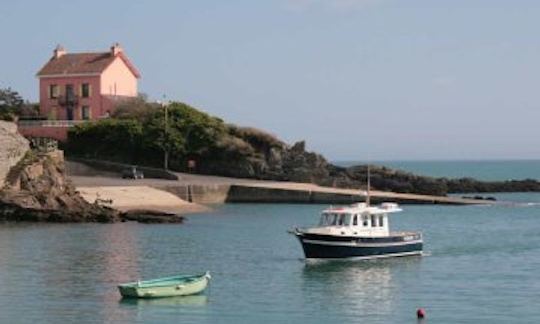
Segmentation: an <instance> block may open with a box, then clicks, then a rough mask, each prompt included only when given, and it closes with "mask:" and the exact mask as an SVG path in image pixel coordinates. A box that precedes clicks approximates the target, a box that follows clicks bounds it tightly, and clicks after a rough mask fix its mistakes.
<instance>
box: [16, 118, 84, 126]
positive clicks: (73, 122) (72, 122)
mask: <svg viewBox="0 0 540 324" xmlns="http://www.w3.org/2000/svg"><path fill="white" fill-rule="evenodd" d="M88 122H92V121H91V120H19V122H18V123H17V124H18V125H19V127H73V126H75V125H79V124H83V123H88Z"/></svg>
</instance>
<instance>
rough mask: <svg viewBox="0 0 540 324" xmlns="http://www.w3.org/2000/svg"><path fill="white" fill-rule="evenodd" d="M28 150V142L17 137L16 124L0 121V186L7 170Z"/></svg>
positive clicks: (19, 136)
mask: <svg viewBox="0 0 540 324" xmlns="http://www.w3.org/2000/svg"><path fill="white" fill-rule="evenodd" d="M29 149H30V146H29V143H28V141H27V140H26V139H25V138H24V137H22V136H21V135H19V133H18V132H17V125H16V124H14V123H9V122H5V121H0V184H2V183H4V180H5V178H6V176H7V174H8V172H9V169H11V167H13V166H14V165H15V164H17V162H19V161H20V160H21V159H22V158H23V156H24V154H25V153H26V151H28V150H29Z"/></svg>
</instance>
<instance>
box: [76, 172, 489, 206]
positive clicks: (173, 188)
mask: <svg viewBox="0 0 540 324" xmlns="http://www.w3.org/2000/svg"><path fill="white" fill-rule="evenodd" d="M69 169H72V170H73V169H76V168H73V166H72V167H71V168H69ZM72 173H73V174H71V175H70V178H71V180H72V181H73V182H74V184H75V185H76V186H77V188H78V189H79V190H80V191H82V192H92V195H96V194H97V193H100V192H101V195H102V198H107V195H106V193H107V192H116V193H121V192H124V193H132V194H135V195H136V196H139V195H141V193H143V194H142V196H144V197H147V198H148V199H151V195H152V194H153V193H154V191H153V190H147V189H145V188H153V189H157V190H158V191H165V192H168V193H170V194H173V195H174V196H175V197H178V198H180V199H182V200H184V201H186V202H190V203H196V204H219V203H302V204H349V203H353V202H361V201H365V192H363V191H361V190H357V189H343V188H333V187H322V186H318V185H315V184H310V183H298V182H285V181H267V180H253V179H238V178H229V177H220V176H207V175H195V174H187V173H176V172H174V173H172V174H173V175H174V176H176V177H177V179H173V178H172V177H169V179H156V178H152V179H149V178H145V179H138V180H132V179H122V178H121V177H120V176H119V175H115V174H114V173H111V172H108V173H103V174H101V175H100V174H96V173H94V174H84V173H87V172H81V170H76V171H75V172H72ZM110 187H119V188H123V189H122V190H112V189H111V188H110ZM129 187H133V188H132V189H131V190H125V188H129ZM99 188H101V190H99ZM370 195H371V200H372V201H373V202H375V203H377V202H382V201H385V202H396V203H400V204H444V205H485V204H494V203H496V202H494V201H489V200H481V199H465V198H461V197H454V196H431V195H419V194H408V193H396V192H386V191H377V190H372V191H371V192H370ZM164 196H166V195H160V197H161V198H160V199H162V197H164ZM126 208H127V207H126Z"/></svg>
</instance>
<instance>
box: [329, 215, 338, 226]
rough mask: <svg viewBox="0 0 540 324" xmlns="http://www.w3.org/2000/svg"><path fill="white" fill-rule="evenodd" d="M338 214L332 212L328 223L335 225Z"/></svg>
mask: <svg viewBox="0 0 540 324" xmlns="http://www.w3.org/2000/svg"><path fill="white" fill-rule="evenodd" d="M338 216H339V215H338V214H332V223H330V225H337V222H338Z"/></svg>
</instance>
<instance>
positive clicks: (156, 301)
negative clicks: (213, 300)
mask: <svg viewBox="0 0 540 324" xmlns="http://www.w3.org/2000/svg"><path fill="white" fill-rule="evenodd" d="M207 303H208V296H206V295H192V296H178V297H167V298H151V299H148V298H122V299H121V300H120V305H122V306H125V307H131V306H137V307H145V306H204V305H206V304H207Z"/></svg>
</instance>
